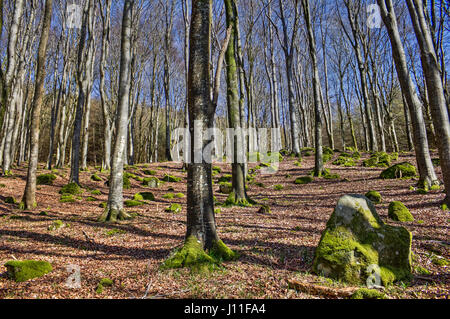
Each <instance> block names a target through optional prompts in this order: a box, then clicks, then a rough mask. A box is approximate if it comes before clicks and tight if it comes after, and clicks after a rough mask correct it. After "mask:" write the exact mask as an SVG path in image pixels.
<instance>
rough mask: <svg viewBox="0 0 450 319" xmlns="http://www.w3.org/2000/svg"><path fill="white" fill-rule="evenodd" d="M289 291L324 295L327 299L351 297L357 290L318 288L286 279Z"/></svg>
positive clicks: (350, 288)
mask: <svg viewBox="0 0 450 319" xmlns="http://www.w3.org/2000/svg"><path fill="white" fill-rule="evenodd" d="M288 284H289V288H290V289H295V290H297V291H300V292H306V293H309V294H311V295H325V296H329V297H345V298H348V297H351V296H352V295H353V293H354V292H355V291H356V290H358V288H356V287H348V288H331V287H325V286H319V285H315V284H310V283H306V282H300V281H298V280H295V279H288Z"/></svg>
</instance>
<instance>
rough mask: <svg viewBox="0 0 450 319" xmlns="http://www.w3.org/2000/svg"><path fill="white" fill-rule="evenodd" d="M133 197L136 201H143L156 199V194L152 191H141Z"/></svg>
mask: <svg viewBox="0 0 450 319" xmlns="http://www.w3.org/2000/svg"><path fill="white" fill-rule="evenodd" d="M133 199H134V200H136V201H143V200H149V201H155V195H153V193H152V192H140V193H137V194H135V195H134V197H133Z"/></svg>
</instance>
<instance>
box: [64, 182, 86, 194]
mask: <svg viewBox="0 0 450 319" xmlns="http://www.w3.org/2000/svg"><path fill="white" fill-rule="evenodd" d="M59 193H60V194H70V195H77V194H80V193H82V190H81V187H80V186H79V185H78V184H77V183H69V184H67V185H65V186H63V187H62V188H61V190H60V191H59Z"/></svg>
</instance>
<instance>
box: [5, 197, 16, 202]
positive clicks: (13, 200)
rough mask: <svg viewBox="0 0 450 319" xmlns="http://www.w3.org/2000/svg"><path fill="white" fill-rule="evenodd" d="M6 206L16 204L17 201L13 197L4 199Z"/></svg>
mask: <svg viewBox="0 0 450 319" xmlns="http://www.w3.org/2000/svg"><path fill="white" fill-rule="evenodd" d="M5 203H6V204H17V200H16V199H15V198H14V196H8V197H6V198H5Z"/></svg>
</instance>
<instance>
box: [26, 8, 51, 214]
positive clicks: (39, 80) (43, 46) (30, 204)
mask: <svg viewBox="0 0 450 319" xmlns="http://www.w3.org/2000/svg"><path fill="white" fill-rule="evenodd" d="M52 11H53V0H46V1H45V7H44V16H43V24H42V33H41V38H40V40H39V49H38V56H37V65H36V70H37V74H36V86H35V89H34V97H33V104H32V116H31V128H30V155H29V163H28V174H27V183H26V186H25V191H24V194H23V198H22V205H23V208H25V209H33V208H34V207H35V206H36V170H37V164H38V159H39V127H40V117H41V107H42V100H43V98H44V82H45V72H46V67H45V60H46V55H47V44H48V37H49V33H50V24H51V20H52Z"/></svg>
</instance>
